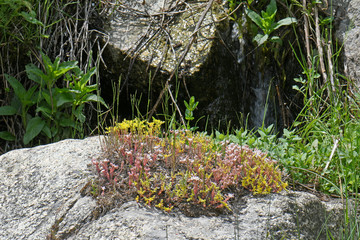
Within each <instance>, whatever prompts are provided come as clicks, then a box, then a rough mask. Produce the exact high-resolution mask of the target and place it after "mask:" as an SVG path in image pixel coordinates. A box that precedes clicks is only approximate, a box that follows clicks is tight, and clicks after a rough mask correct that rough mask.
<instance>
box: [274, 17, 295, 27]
mask: <svg viewBox="0 0 360 240" xmlns="http://www.w3.org/2000/svg"><path fill="white" fill-rule="evenodd" d="M292 23H297V21H296V18H290V17H288V18H284V19H281V20H280V21H278V22H277V23H276V25H275V26H274V30H276V29H278V28H279V27H281V26H287V25H290V24H292Z"/></svg>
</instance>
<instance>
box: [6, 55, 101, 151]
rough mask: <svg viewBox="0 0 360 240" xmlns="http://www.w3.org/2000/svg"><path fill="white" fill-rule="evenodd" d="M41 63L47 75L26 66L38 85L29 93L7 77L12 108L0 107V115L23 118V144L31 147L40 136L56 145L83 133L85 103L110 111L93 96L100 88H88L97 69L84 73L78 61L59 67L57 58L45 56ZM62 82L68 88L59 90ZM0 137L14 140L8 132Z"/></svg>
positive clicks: (61, 64)
mask: <svg viewBox="0 0 360 240" xmlns="http://www.w3.org/2000/svg"><path fill="white" fill-rule="evenodd" d="M42 59H43V62H44V68H45V71H44V72H43V71H42V70H41V69H39V68H38V67H36V66H35V65H34V64H29V65H27V66H26V73H27V76H28V78H29V79H31V80H32V81H34V83H35V84H34V85H33V86H32V87H30V88H29V89H28V90H26V89H25V87H24V86H23V85H22V84H21V83H20V82H19V81H18V80H17V79H15V78H14V77H12V76H9V75H5V77H6V79H7V81H8V82H9V84H10V85H11V87H12V88H13V90H14V94H15V96H14V98H13V101H12V104H11V105H9V106H3V107H0V115H2V116H10V115H19V116H20V117H21V119H22V125H23V127H24V129H25V134H24V137H23V142H24V144H28V143H29V142H30V141H31V140H33V139H34V138H35V137H37V136H38V135H39V134H40V133H43V134H44V135H45V136H46V137H47V138H48V139H52V140H55V141H57V140H60V139H62V138H66V137H73V136H74V135H76V133H80V132H82V129H81V128H82V126H83V124H84V123H85V115H84V106H85V103H89V102H99V103H101V104H102V105H104V106H105V107H107V105H106V103H105V102H104V100H103V99H102V98H101V97H100V96H98V95H97V94H94V93H93V92H94V91H96V90H97V85H96V84H93V85H89V81H90V78H91V77H92V76H93V75H94V74H95V68H92V69H89V70H88V72H87V73H83V72H82V71H81V70H80V69H79V68H78V67H77V62H76V61H68V62H63V63H60V61H59V58H57V59H55V61H54V62H51V60H50V59H49V58H48V57H47V56H46V55H44V54H42ZM70 72H71V73H70ZM60 78H63V80H64V81H67V82H68V87H65V88H58V87H57V85H56V82H57V81H58V80H59V79H60ZM32 107H35V109H32ZM32 110H33V111H32ZM34 113H35V114H34ZM0 137H1V138H3V139H7V140H11V139H12V140H13V139H14V138H15V136H12V135H11V134H10V133H9V132H2V133H1V134H0Z"/></svg>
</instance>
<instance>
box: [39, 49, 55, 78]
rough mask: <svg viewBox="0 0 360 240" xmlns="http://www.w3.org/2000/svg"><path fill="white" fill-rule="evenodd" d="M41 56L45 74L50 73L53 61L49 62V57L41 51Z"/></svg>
mask: <svg viewBox="0 0 360 240" xmlns="http://www.w3.org/2000/svg"><path fill="white" fill-rule="evenodd" d="M41 57H42V60H43V62H44V66H45V71H46V74H49V73H51V72H52V71H53V69H54V66H53V63H52V62H51V60H50V58H49V57H48V56H46V55H45V54H44V53H41Z"/></svg>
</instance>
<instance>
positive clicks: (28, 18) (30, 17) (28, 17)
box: [20, 11, 44, 27]
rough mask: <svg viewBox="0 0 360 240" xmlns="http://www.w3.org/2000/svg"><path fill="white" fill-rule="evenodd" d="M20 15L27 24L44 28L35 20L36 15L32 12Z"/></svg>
mask: <svg viewBox="0 0 360 240" xmlns="http://www.w3.org/2000/svg"><path fill="white" fill-rule="evenodd" d="M20 15H21V16H23V18H25V20H26V21H28V22H30V23H32V24H36V25H39V26H42V27H44V24H43V23H42V22H40V21H39V20H37V19H36V13H35V12H34V11H31V12H30V13H27V12H21V13H20Z"/></svg>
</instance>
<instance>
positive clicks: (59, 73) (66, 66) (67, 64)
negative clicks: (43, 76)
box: [53, 61, 78, 80]
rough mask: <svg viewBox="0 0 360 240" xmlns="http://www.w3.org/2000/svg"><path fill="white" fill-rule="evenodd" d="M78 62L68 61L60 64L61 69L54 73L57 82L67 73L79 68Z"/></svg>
mask: <svg viewBox="0 0 360 240" xmlns="http://www.w3.org/2000/svg"><path fill="white" fill-rule="evenodd" d="M77 63H78V62H77V61H68V62H62V63H60V64H59V67H58V68H57V69H56V70H55V71H54V72H53V74H54V77H55V79H56V80H57V79H58V78H60V77H61V76H63V75H64V74H65V73H67V72H68V71H70V70H71V69H74V68H76V67H77Z"/></svg>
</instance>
